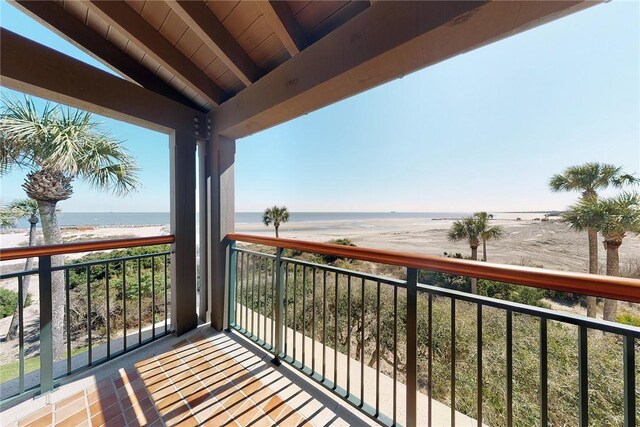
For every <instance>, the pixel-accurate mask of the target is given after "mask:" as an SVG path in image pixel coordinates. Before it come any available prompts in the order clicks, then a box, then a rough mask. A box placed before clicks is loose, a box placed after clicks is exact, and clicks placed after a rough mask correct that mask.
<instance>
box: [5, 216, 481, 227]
mask: <svg viewBox="0 0 640 427" xmlns="http://www.w3.org/2000/svg"><path fill="white" fill-rule="evenodd" d="M468 214H469V213H468V212H291V214H290V218H289V222H310V221H343V220H346V221H354V220H366V219H384V218H431V219H435V218H439V219H455V218H461V217H463V216H465V215H468ZM235 217H236V224H252V223H261V222H262V212H236V215H235ZM58 221H59V223H60V226H62V227H75V226H94V227H95V226H103V227H107V226H143V225H166V224H169V212H61V213H60V215H59V217H58ZM16 228H19V229H26V228H29V223H28V222H27V221H26V220H20V221H19V222H18V224H17V225H16Z"/></svg>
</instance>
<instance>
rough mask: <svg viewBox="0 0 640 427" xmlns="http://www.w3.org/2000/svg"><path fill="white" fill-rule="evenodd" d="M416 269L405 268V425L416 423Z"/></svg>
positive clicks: (412, 426)
mask: <svg viewBox="0 0 640 427" xmlns="http://www.w3.org/2000/svg"><path fill="white" fill-rule="evenodd" d="M417 328H418V270H417V269H415V268H407V427H415V426H416V423H417V411H418V410H417V397H418V395H417V393H418V379H417V370H418V357H417V356H418V334H417Z"/></svg>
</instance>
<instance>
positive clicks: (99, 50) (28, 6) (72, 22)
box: [11, 0, 200, 108]
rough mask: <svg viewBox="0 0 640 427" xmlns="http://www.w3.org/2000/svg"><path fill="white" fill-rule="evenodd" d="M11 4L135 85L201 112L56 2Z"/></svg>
mask: <svg viewBox="0 0 640 427" xmlns="http://www.w3.org/2000/svg"><path fill="white" fill-rule="evenodd" d="M11 4H13V5H14V6H16V7H17V8H18V9H20V10H22V11H23V12H25V13H26V14H27V15H29V16H31V17H32V18H34V19H35V20H36V21H38V22H40V23H41V24H42V25H44V26H46V27H48V28H49V29H51V30H52V31H53V32H55V33H56V34H58V35H60V36H61V37H63V38H64V39H65V40H67V41H68V42H70V43H72V44H74V45H76V46H77V47H78V48H80V49H82V50H84V51H85V52H87V53H88V54H90V55H91V56H93V57H94V58H96V59H97V60H98V61H100V62H102V63H103V64H105V65H106V66H107V67H109V68H111V69H112V70H114V71H115V72H117V73H119V74H121V75H123V76H125V77H126V78H128V79H129V80H131V81H132V82H135V83H137V84H139V85H140V86H142V87H144V88H145V89H149V90H151V91H153V92H156V93H159V94H160V95H163V96H166V97H167V98H169V99H173V100H174V101H177V102H180V103H181V104H184V105H186V106H188V107H191V108H200V107H199V106H198V105H196V104H195V103H194V102H193V101H192V100H190V99H188V98H186V97H185V96H183V95H182V94H180V93H179V92H178V91H176V90H175V89H174V88H173V87H171V86H170V85H169V84H167V83H166V82H165V81H163V80H162V79H160V78H159V77H157V76H156V75H154V74H153V73H152V72H151V71H149V70H148V69H147V68H145V67H144V66H143V65H141V64H139V63H138V61H136V60H134V59H133V58H131V57H130V56H129V55H127V54H126V53H124V52H123V51H122V50H120V49H118V48H117V47H116V46H114V45H113V44H112V43H110V42H109V41H108V40H106V39H104V38H103V37H101V36H100V35H99V34H97V33H96V32H95V31H93V30H91V28H89V27H88V26H87V25H85V24H84V23H83V22H82V21H80V20H79V19H77V18H75V17H74V16H72V15H71V14H69V13H68V12H67V11H65V10H64V8H63V7H62V6H60V5H58V4H56V3H54V2H44V1H24V0H18V1H12V2H11Z"/></svg>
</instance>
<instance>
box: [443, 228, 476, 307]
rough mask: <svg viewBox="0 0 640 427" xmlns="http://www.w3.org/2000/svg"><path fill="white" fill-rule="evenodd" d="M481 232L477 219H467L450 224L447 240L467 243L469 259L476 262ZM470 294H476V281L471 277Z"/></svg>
mask: <svg viewBox="0 0 640 427" xmlns="http://www.w3.org/2000/svg"><path fill="white" fill-rule="evenodd" d="M482 231H483V227H482V224H481V222H480V221H478V219H477V218H474V217H467V218H462V219H461V220H458V221H454V222H453V224H451V229H449V233H448V234H447V238H448V239H449V240H450V241H452V242H459V241H461V240H466V241H468V242H469V247H470V248H471V259H472V260H474V261H477V260H478V246H480V239H481V238H482V236H481V234H482ZM471 293H473V294H477V293H478V279H476V278H473V277H472V278H471Z"/></svg>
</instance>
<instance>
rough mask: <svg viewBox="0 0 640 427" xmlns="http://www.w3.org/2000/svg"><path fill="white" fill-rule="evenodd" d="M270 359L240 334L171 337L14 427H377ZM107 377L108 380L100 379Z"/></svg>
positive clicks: (30, 406) (45, 401)
mask: <svg viewBox="0 0 640 427" xmlns="http://www.w3.org/2000/svg"><path fill="white" fill-rule="evenodd" d="M270 359H271V355H270V354H268V353H266V352H264V351H263V350H262V349H259V348H257V347H254V346H253V344H251V343H250V342H248V341H246V340H245V339H244V338H242V337H240V336H238V335H236V334H225V333H217V332H214V331H213V330H212V329H211V328H209V327H206V326H201V327H200V328H199V329H198V330H197V331H195V332H193V333H190V334H188V337H187V338H184V337H180V338H179V339H178V338H175V337H169V338H166V339H164V340H161V341H159V342H157V343H153V344H150V345H149V346H148V349H147V350H146V351H139V352H135V353H132V354H130V355H126V356H124V357H121V358H119V359H114V360H113V361H112V362H109V363H108V364H106V365H103V366H102V367H97V368H95V369H94V370H93V371H94V375H95V377H94V378H93V380H94V381H93V382H89V383H88V382H87V375H85V376H84V377H83V378H82V380H78V381H77V382H76V384H75V385H74V381H73V379H72V380H71V381H70V382H68V383H66V384H64V385H62V386H61V387H60V388H59V389H58V390H56V391H54V392H53V393H51V394H50V395H45V396H39V397H36V398H34V399H31V400H29V401H26V402H23V403H21V404H19V405H17V406H16V407H14V408H11V414H12V415H13V417H12V418H13V419H12V424H14V425H21V426H22V425H81V424H82V425H87V426H102V425H107V426H109V425H118V426H143V425H165V426H174V425H180V426H191V425H193V426H197V425H212V426H222V425H228V426H232V425H239V426H248V425H250V426H255V427H259V426H274V425H278V426H302V425H308V426H313V425H323V426H324V425H374V424H373V423H372V422H370V421H369V420H367V419H365V418H363V417H362V416H361V415H359V414H354V413H352V411H353V409H350V408H348V407H347V406H345V405H346V404H345V403H343V402H340V401H339V400H337V399H336V398H335V397H333V396H331V395H330V394H329V393H327V392H326V391H325V390H322V389H321V388H320V387H318V386H316V385H314V384H313V383H312V382H310V381H309V380H308V379H305V378H303V377H302V376H301V375H300V374H299V373H298V372H296V371H295V370H294V369H292V368H290V367H287V366H284V365H282V366H279V367H276V366H275V365H273V364H272V363H271V362H270ZM109 365H114V366H117V367H119V368H114V366H111V367H110V368H109ZM101 370H104V372H108V376H106V377H104V375H98V373H99V372H100V371H101ZM89 376H90V375H89ZM298 377H299V378H298ZM63 390H65V391H64V392H63ZM56 396H61V397H59V398H56ZM34 403H37V404H34ZM38 408H39V409H38ZM35 409H37V410H35ZM339 413H342V414H347V417H346V419H345V417H341V416H340V415H337V414H339ZM16 414H18V415H16Z"/></svg>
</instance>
